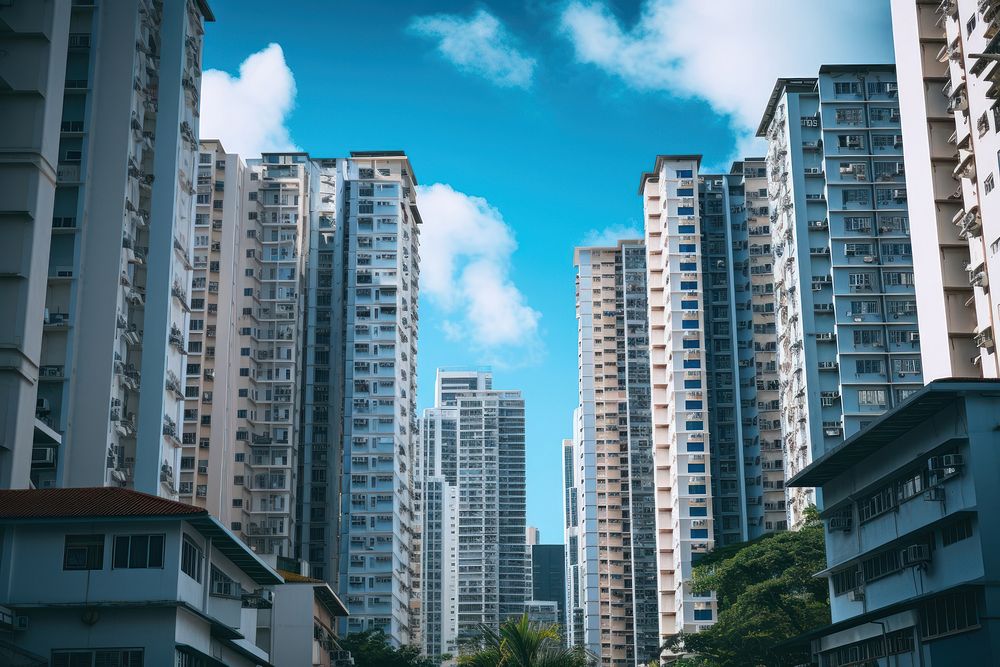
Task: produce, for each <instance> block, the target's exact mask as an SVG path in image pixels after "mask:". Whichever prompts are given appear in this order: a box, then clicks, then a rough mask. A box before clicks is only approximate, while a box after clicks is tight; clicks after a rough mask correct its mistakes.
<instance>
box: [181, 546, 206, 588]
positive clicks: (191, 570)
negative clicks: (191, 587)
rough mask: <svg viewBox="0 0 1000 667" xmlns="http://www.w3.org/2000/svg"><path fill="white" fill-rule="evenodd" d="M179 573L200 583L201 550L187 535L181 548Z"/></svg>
mask: <svg viewBox="0 0 1000 667" xmlns="http://www.w3.org/2000/svg"><path fill="white" fill-rule="evenodd" d="M181 572H183V573H184V574H186V575H187V576H189V577H191V578H192V579H194V580H195V581H197V582H198V583H201V549H199V548H198V545H197V544H195V543H194V540H192V539H191V538H190V537H188V536H187V535H185V536H184V542H183V544H182V546H181Z"/></svg>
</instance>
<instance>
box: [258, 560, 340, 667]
mask: <svg viewBox="0 0 1000 667" xmlns="http://www.w3.org/2000/svg"><path fill="white" fill-rule="evenodd" d="M280 565H281V563H279V569H278V573H279V574H280V575H281V577H282V578H283V579H284V580H285V583H284V584H282V585H281V586H280V587H279V588H278V590H277V591H276V592H275V596H274V605H273V607H272V608H271V610H269V611H265V612H262V613H259V614H258V616H257V638H258V644H262V642H261V639H262V636H265V633H266V636H267V637H268V644H267V646H268V647H269V649H270V650H269V654H270V656H271V661H272V662H273V663H274V664H275V665H312V666H313V667H350V666H351V665H353V664H354V659H353V658H352V657H351V654H350V652H349V651H345V650H343V649H342V648H341V646H340V644H339V643H338V642H337V618H339V617H341V616H347V608H346V607H345V606H344V603H343V602H341V601H340V598H338V597H337V594H336V593H334V592H333V589H332V588H330V585H329V584H328V583H326V582H325V581H323V580H321V579H316V578H314V577H310V576H308V575H307V574H301V573H299V572H293V571H289V570H285V569H281V568H280ZM306 569H308V568H306Z"/></svg>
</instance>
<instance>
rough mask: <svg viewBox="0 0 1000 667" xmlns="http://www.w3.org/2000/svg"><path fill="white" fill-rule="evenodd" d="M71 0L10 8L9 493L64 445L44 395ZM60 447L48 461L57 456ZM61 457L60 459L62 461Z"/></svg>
mask: <svg viewBox="0 0 1000 667" xmlns="http://www.w3.org/2000/svg"><path fill="white" fill-rule="evenodd" d="M70 12H71V9H70V0H58V1H50V2H36V1H33V0H18V1H17V2H13V3H7V4H6V5H5V6H4V7H2V8H0V26H2V32H0V34H2V35H3V36H2V37H0V44H2V47H0V48H2V50H3V52H4V57H3V58H2V59H0V88H2V89H3V93H0V95H2V102H0V104H2V105H3V107H4V117H5V120H4V122H3V123H2V124H0V125H2V127H0V182H3V183H4V184H5V185H4V187H3V189H2V191H0V241H2V242H0V275H3V276H4V277H3V278H0V303H3V304H5V306H6V307H7V310H6V312H5V317H4V318H3V324H2V325H0V405H3V406H5V407H4V412H3V414H2V416H0V488H5V489H7V488H22V489H23V488H28V486H29V485H30V483H31V482H30V471H31V461H32V458H33V456H34V454H33V448H32V443H33V442H34V441H35V440H36V435H35V432H36V431H38V432H39V434H38V436H37V439H38V440H39V441H40V442H39V444H40V445H41V444H43V443H47V444H50V445H52V444H57V443H58V442H59V441H60V440H61V437H60V436H59V435H58V434H57V433H56V432H54V431H53V430H52V423H51V419H50V418H49V414H50V413H46V412H45V410H44V409H43V410H39V409H38V408H41V407H42V405H41V404H39V403H37V396H36V394H37V387H38V380H39V365H40V357H41V344H42V329H43V327H44V326H45V325H44V323H43V322H44V319H45V318H44V313H45V290H46V287H47V281H48V257H49V245H50V242H51V238H52V235H51V230H52V211H53V205H54V197H55V188H56V177H57V173H56V170H57V164H58V156H59V131H60V118H61V114H62V106H63V87H64V85H65V79H66V54H67V49H68V43H69V22H70ZM51 451H53V450H52V449H51V448H47V449H41V447H40V452H41V453H40V454H39V456H42V457H50V454H49V452H51ZM53 458H54V457H53Z"/></svg>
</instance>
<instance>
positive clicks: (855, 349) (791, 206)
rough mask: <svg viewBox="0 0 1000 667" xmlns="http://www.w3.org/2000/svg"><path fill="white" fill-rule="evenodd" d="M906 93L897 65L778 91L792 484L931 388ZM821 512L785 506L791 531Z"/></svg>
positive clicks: (774, 176)
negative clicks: (920, 305) (920, 312)
mask: <svg viewBox="0 0 1000 667" xmlns="http://www.w3.org/2000/svg"><path fill="white" fill-rule="evenodd" d="M897 94H898V87H897V84H896V76H895V71H894V69H893V67H892V66H886V65H881V66H876V65H872V66H864V65H845V66H835V65H827V66H824V67H822V68H821V69H820V73H819V77H818V78H815V79H779V80H778V82H777V84H776V85H775V88H774V91H773V92H772V95H771V99H770V100H769V102H768V106H767V109H766V111H765V113H764V117H763V120H762V121H761V124H760V129H759V131H758V135H759V136H761V137H766V138H767V140H768V156H767V170H768V188H769V199H770V202H769V203H770V216H771V240H772V243H771V245H772V248H771V251H772V254H773V256H774V267H773V271H774V283H775V285H774V289H775V294H776V296H777V316H776V331H777V341H778V368H779V374H780V376H781V377H782V378H783V379H784V380H785V383H784V384H783V385H782V387H781V398H780V405H781V409H782V412H783V421H782V437H783V439H784V449H785V458H786V465H787V472H788V473H789V474H794V473H796V472H797V471H799V470H801V469H802V468H803V467H804V466H805V465H808V463H809V461H811V460H812V458H813V457H814V456H818V455H819V454H821V453H822V452H824V451H826V450H827V449H828V448H830V447H832V446H833V445H835V444H836V443H838V442H840V441H841V440H842V439H843V438H844V437H845V436H850V435H852V434H854V433H856V432H857V431H858V430H860V429H861V428H863V427H864V426H865V425H867V424H868V423H870V422H871V421H872V420H873V419H874V418H875V417H876V416H878V415H879V414H881V413H882V412H884V411H885V410H887V409H889V408H891V407H892V406H895V405H898V404H899V403H900V402H902V401H903V400H905V398H906V397H907V396H908V395H909V394H911V393H912V392H913V391H915V390H916V389H917V388H919V387H920V385H921V384H922V382H923V379H922V374H921V368H922V366H921V359H920V342H919V332H918V324H917V306H916V296H915V294H914V276H913V253H912V249H911V244H910V223H909V215H908V210H907V192H906V182H905V168H904V163H903V144H902V135H901V134H900V129H899V124H900V110H899V102H898V99H897ZM813 502H815V498H814V497H813V496H812V494H811V491H809V490H807V489H795V490H793V491H791V492H790V494H789V497H788V514H789V521H790V522H791V524H792V525H793V526H794V525H797V524H798V523H799V522H800V521H801V519H802V512H803V511H804V509H805V508H806V506H808V505H809V504H811V503H813Z"/></svg>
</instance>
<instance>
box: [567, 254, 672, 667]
mask: <svg viewBox="0 0 1000 667" xmlns="http://www.w3.org/2000/svg"><path fill="white" fill-rule="evenodd" d="M574 263H575V264H576V266H577V287H576V291H577V325H578V346H579V364H580V368H579V374H580V382H579V400H580V403H579V407H578V409H577V415H578V418H577V419H576V426H577V428H576V430H575V433H574V439H573V452H572V461H571V465H572V475H573V476H574V478H575V479H576V480H580V482H578V483H577V484H576V485H575V493H576V496H577V497H576V506H577V507H581V508H584V510H583V512H582V513H579V514H578V516H577V520H578V523H577V524H576V525H575V526H574V528H575V531H574V532H575V536H576V537H580V536H582V538H583V539H582V540H578V541H577V542H576V545H575V549H576V551H577V554H576V556H575V560H576V563H577V569H578V572H579V577H580V596H581V600H580V608H581V610H582V624H583V628H582V629H583V633H584V645H585V646H586V647H587V648H588V649H589V650H591V651H593V652H594V653H595V654H596V655H600V656H601V659H602V660H603V661H604V662H605V663H606V664H609V665H626V664H635V662H636V661H637V660H638V661H640V662H646V661H648V660H650V659H653V658H654V657H655V656H656V654H657V649H658V647H659V639H658V636H657V632H656V629H655V626H654V624H653V620H654V618H655V613H656V612H655V610H656V589H655V585H654V581H655V571H656V565H655V549H654V543H655V525H654V521H655V520H654V503H653V492H652V491H653V466H652V455H651V444H650V436H651V428H650V411H649V353H648V350H649V348H648V333H647V315H646V276H645V266H646V264H645V249H644V248H643V245H642V243H641V242H640V241H621V242H619V244H618V245H617V246H616V247H606V248H599V247H595V248H588V247H581V248H577V249H576V252H575V261H574Z"/></svg>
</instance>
